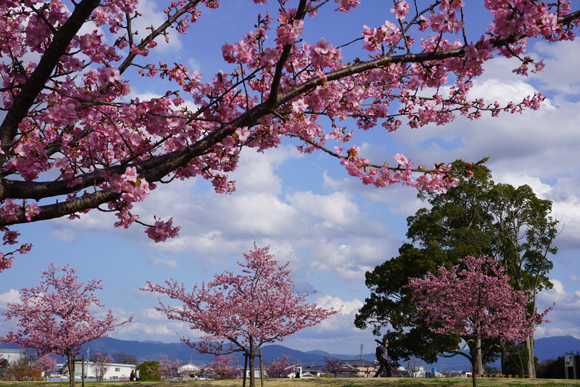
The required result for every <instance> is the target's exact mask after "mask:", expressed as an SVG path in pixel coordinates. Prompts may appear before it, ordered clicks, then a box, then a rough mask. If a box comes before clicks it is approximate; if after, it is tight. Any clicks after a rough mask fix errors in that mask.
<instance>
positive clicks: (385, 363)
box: [375, 336, 391, 378]
mask: <svg viewBox="0 0 580 387" xmlns="http://www.w3.org/2000/svg"><path fill="white" fill-rule="evenodd" d="M375 341H376V342H377V343H379V345H378V346H377V350H376V351H375V355H376V356H377V360H378V361H379V363H380V365H381V366H380V367H379V370H378V371H377V373H376V374H375V378H377V377H378V376H379V375H382V373H383V371H385V370H386V371H387V377H388V378H390V377H391V365H390V364H389V354H388V347H389V340H388V339H387V337H386V336H385V337H383V341H382V342H380V341H378V340H375Z"/></svg>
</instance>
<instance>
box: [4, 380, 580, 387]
mask: <svg viewBox="0 0 580 387" xmlns="http://www.w3.org/2000/svg"><path fill="white" fill-rule="evenodd" d="M68 385H69V384H68V382H0V387H23V386H34V387H66V386H68ZM247 385H248V384H246V386H247ZM477 385H478V386H481V387H492V386H538V387H540V386H546V387H548V386H549V387H556V386H580V380H557V379H489V378H482V379H478V380H477ZM129 386H131V387H194V386H195V387H242V381H241V380H212V381H187V382H105V383H96V382H91V383H85V387H129ZM375 386H376V387H390V386H393V387H398V386H401V387H416V386H417V387H419V386H421V387H423V386H427V387H429V386H433V387H437V386H457V387H470V386H471V379H467V378H442V379H411V378H382V379H374V378H369V379H365V378H336V379H335V378H318V379H266V380H265V381H264V387H375ZM75 387H81V383H80V382H76V383H75ZM256 387H260V381H259V380H257V383H256Z"/></svg>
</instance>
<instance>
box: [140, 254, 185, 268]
mask: <svg viewBox="0 0 580 387" xmlns="http://www.w3.org/2000/svg"><path fill="white" fill-rule="evenodd" d="M145 260H146V261H147V263H148V264H149V265H151V266H166V267H169V268H171V269H175V268H178V267H179V264H178V263H177V261H176V260H174V259H161V258H156V257H148V258H146V259H145Z"/></svg>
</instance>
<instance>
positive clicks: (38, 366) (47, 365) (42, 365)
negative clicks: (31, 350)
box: [30, 353, 56, 380]
mask: <svg viewBox="0 0 580 387" xmlns="http://www.w3.org/2000/svg"><path fill="white" fill-rule="evenodd" d="M30 368H33V369H35V370H39V371H40V372H42V373H44V379H45V380H47V377H48V376H50V374H51V373H52V372H55V371H56V359H55V358H53V357H52V356H50V355H49V354H48V353H47V354H46V355H44V356H42V357H40V358H39V359H38V360H37V361H36V363H34V364H32V365H31V366H30Z"/></svg>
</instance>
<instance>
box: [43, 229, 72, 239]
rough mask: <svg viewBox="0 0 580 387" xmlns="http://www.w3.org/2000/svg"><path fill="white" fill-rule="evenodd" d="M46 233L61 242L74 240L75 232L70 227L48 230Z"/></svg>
mask: <svg viewBox="0 0 580 387" xmlns="http://www.w3.org/2000/svg"><path fill="white" fill-rule="evenodd" d="M48 235H49V236H50V237H51V238H54V239H58V240H59V241H61V242H72V241H74V240H75V234H74V232H73V231H72V230H71V229H62V230H54V231H51V232H49V233H48Z"/></svg>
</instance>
